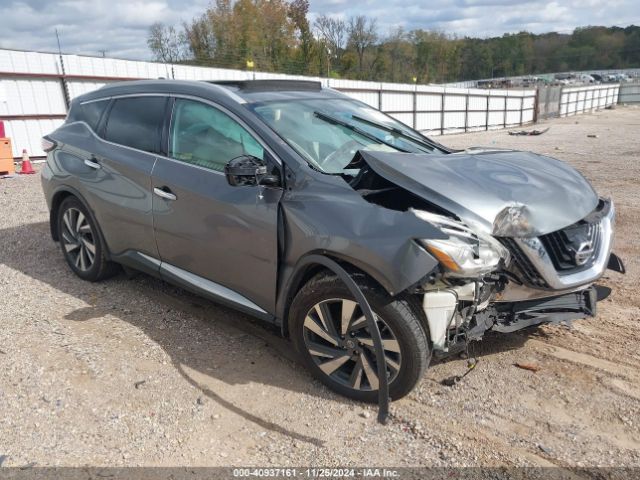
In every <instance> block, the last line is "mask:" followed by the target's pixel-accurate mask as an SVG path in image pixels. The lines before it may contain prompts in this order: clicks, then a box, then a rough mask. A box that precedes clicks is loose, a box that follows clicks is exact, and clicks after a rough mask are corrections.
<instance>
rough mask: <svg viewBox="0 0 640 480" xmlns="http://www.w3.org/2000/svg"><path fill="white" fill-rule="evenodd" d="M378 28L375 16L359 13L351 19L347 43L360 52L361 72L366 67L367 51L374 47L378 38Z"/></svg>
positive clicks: (359, 65) (359, 63)
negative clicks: (369, 16)
mask: <svg viewBox="0 0 640 480" xmlns="http://www.w3.org/2000/svg"><path fill="white" fill-rule="evenodd" d="M376 28H377V25H376V21H375V19H373V18H368V17H365V16H364V15H358V16H357V17H351V18H350V19H349V25H348V32H349V40H348V42H347V44H348V45H349V46H350V47H353V49H354V50H355V51H356V53H357V54H358V69H359V71H360V73H362V71H363V67H364V53H365V51H366V50H367V49H368V48H369V47H372V46H373V45H374V44H375V43H376V40H377V39H378V35H377V33H376Z"/></svg>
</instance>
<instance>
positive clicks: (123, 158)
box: [42, 80, 624, 401]
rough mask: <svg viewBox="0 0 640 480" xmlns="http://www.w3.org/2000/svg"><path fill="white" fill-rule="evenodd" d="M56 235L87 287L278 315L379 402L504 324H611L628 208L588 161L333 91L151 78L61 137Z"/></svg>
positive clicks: (332, 378)
mask: <svg viewBox="0 0 640 480" xmlns="http://www.w3.org/2000/svg"><path fill="white" fill-rule="evenodd" d="M43 147H44V149H45V150H46V151H47V152H48V154H47V155H48V156H47V162H46V165H45V166H44V169H43V171H42V185H43V189H44V194H45V197H46V200H47V204H48V206H49V209H50V224H51V233H52V236H53V239H54V240H55V241H58V242H60V247H61V250H62V254H63V255H64V258H65V259H66V262H67V263H68V265H69V267H70V268H71V270H72V271H73V272H74V273H75V274H76V275H78V276H79V277H80V278H82V279H85V280H89V281H98V280H102V279H104V278H107V277H109V276H110V275H113V274H114V273H115V272H117V271H118V268H119V267H118V266H119V265H123V266H126V267H127V268H130V269H135V270H139V271H142V272H146V273H148V274H150V275H154V276H157V277H160V278H162V279H164V280H166V281H168V282H171V283H174V284H176V285H179V286H181V287H184V288H185V289H188V290H191V291H193V292H196V293H198V294H201V295H203V296H205V297H207V298H209V299H212V300H215V301H218V302H221V303H223V304H226V305H230V306H232V307H234V308H237V309H239V310H241V311H243V312H246V313H248V314H251V315H254V316H256V317H258V318H261V319H263V320H265V321H267V322H272V323H274V324H276V325H278V326H279V327H280V328H281V329H282V333H283V335H285V336H287V337H289V338H291V339H292V341H293V343H294V345H295V346H296V348H297V350H298V351H299V352H300V355H301V357H302V359H303V361H304V362H305V364H306V365H307V367H308V368H309V369H310V371H311V372H312V373H313V374H314V375H315V376H316V377H317V378H318V379H320V380H321V381H322V382H324V383H325V384H326V385H328V386H329V387H331V388H332V389H334V390H336V391H338V392H340V393H342V394H343V395H346V396H348V397H351V398H355V399H359V400H364V401H374V400H375V399H376V398H377V390H378V387H379V381H380V379H379V377H378V375H377V367H378V363H377V360H376V355H374V350H373V348H374V341H373V337H372V332H371V331H370V330H369V327H368V324H367V322H366V321H365V316H364V314H363V311H362V308H361V307H360V305H359V304H358V303H356V302H355V300H354V297H353V296H352V295H351V293H350V291H349V290H348V289H347V288H346V287H345V285H344V284H343V283H342V282H341V281H340V280H339V279H338V278H337V277H336V276H335V275H334V274H333V273H332V272H331V271H330V270H328V269H326V268H325V267H324V266H323V265H322V263H318V262H315V263H309V262H307V260H308V259H309V258H316V257H310V255H315V256H317V255H320V256H325V257H328V258H330V259H333V260H335V261H337V262H339V264H340V265H341V267H342V268H344V269H346V270H347V271H348V272H349V274H350V275H351V277H352V278H353V279H354V280H355V281H356V283H357V284H358V285H359V287H360V289H361V290H362V291H363V292H364V294H365V296H366V298H367V300H368V302H369V303H370V304H371V307H372V309H373V312H374V314H375V319H376V322H377V325H378V327H379V330H380V332H381V336H382V342H383V348H384V354H385V361H386V366H387V376H388V381H389V388H390V396H391V398H392V399H398V398H400V397H402V396H404V395H406V394H407V393H408V392H409V391H411V389H412V388H413V387H414V385H415V384H416V383H417V382H418V381H419V380H420V378H421V377H422V375H423V373H424V371H425V369H426V368H427V366H428V365H429V362H430V359H431V357H432V354H435V355H437V356H445V355H450V354H452V353H455V352H459V351H461V350H462V349H464V348H465V346H466V345H467V342H469V341H473V340H480V339H481V338H482V337H483V335H484V334H485V332H487V331H490V330H491V331H497V332H503V333H510V332H514V331H517V330H520V329H523V328H526V327H531V326H535V325H540V324H545V323H556V324H557V323H562V322H569V321H571V320H574V319H579V318H583V317H586V316H590V315H595V312H596V303H597V302H598V301H599V300H602V299H603V298H606V297H607V295H609V293H610V290H609V289H607V288H605V287H600V286H597V285H595V283H594V282H596V281H597V280H598V279H599V278H600V277H601V276H602V274H603V273H604V272H605V270H606V269H607V268H610V269H613V270H615V271H618V272H624V267H623V264H622V262H621V261H620V259H619V258H618V257H617V256H616V255H615V254H613V253H612V241H613V228H614V206H613V202H612V201H611V200H610V199H606V198H602V197H599V196H598V194H597V193H596V192H595V191H594V189H593V188H592V187H591V185H590V184H589V182H588V181H587V180H586V179H585V178H584V177H583V176H582V175H580V174H579V173H578V172H577V171H575V170H574V169H573V168H571V167H569V166H568V165H566V164H564V163H562V162H560V161H558V160H554V159H552V158H549V157H546V156H542V155H536V154H533V153H526V152H517V151H510V150H487V149H469V150H466V151H455V150H452V149H449V148H447V147H445V146H443V145H441V144H440V143H437V142H435V141H433V140H431V139H429V138H427V137H425V136H423V135H422V134H421V133H419V132H417V131H415V130H412V129H411V128H409V127H407V126H406V125H404V124H402V123H400V122H398V121H396V120H394V119H393V118H391V117H389V116H387V115H385V114H383V113H381V112H380V111H378V110H375V109H374V108H372V107H370V106H368V105H366V104H364V103H362V102H359V101H357V100H354V99H352V98H350V97H348V96H346V95H344V94H342V93H339V92H336V91H334V90H331V89H326V88H322V87H321V85H320V84H319V83H316V82H302V81H269V80H257V81H237V82H218V83H216V82H186V81H167V80H158V81H137V82H122V83H117V84H112V85H109V86H106V87H103V88H101V89H99V90H96V91H94V92H91V93H88V94H85V95H82V96H80V97H78V98H76V99H74V100H73V102H72V104H71V109H70V112H69V115H68V117H67V119H66V121H65V122H64V124H63V125H62V126H61V127H59V128H58V129H56V130H55V131H54V132H52V133H51V134H49V135H47V136H46V137H44V138H43Z"/></svg>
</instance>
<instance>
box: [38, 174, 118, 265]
mask: <svg viewBox="0 0 640 480" xmlns="http://www.w3.org/2000/svg"><path fill="white" fill-rule="evenodd" d="M69 197H74V198H75V199H77V200H78V201H79V202H80V203H81V204H82V206H83V207H84V208H85V209H86V210H87V212H88V213H89V216H90V217H91V221H92V222H93V224H94V225H95V226H96V229H97V230H98V235H99V236H100V240H101V242H102V245H104V247H105V248H104V250H105V252H104V253H105V257H106V258H107V260H109V259H110V258H111V253H110V251H109V246H108V245H107V242H106V241H105V238H104V235H103V233H102V229H101V228H100V224H99V223H98V220H97V219H96V216H95V214H94V213H93V209H92V208H91V207H90V206H89V203H88V202H87V201H86V200H85V199H84V197H83V196H82V194H81V193H80V192H78V191H77V190H76V189H75V188H73V187H69V186H63V187H60V188H58V190H56V192H55V193H54V194H53V196H52V198H51V210H50V211H49V229H50V230H51V238H53V240H54V241H56V242H58V241H60V232H59V231H58V213H59V211H60V205H62V202H64V201H65V200H66V199H67V198H69Z"/></svg>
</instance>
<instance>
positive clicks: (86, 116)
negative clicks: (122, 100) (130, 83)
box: [80, 100, 109, 131]
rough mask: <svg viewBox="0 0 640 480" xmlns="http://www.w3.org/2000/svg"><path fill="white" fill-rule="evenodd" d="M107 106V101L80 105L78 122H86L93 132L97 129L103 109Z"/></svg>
mask: <svg viewBox="0 0 640 480" xmlns="http://www.w3.org/2000/svg"><path fill="white" fill-rule="evenodd" d="M107 105H109V101H108V100H102V101H100V102H89V103H85V104H83V105H81V108H82V110H81V112H80V117H81V118H80V120H83V121H85V122H87V124H88V125H89V126H90V127H91V129H92V130H93V131H96V129H97V128H98V122H99V121H100V117H102V113H103V112H104V109H105V108H106V107H107Z"/></svg>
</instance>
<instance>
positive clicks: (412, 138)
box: [351, 115, 437, 151]
mask: <svg viewBox="0 0 640 480" xmlns="http://www.w3.org/2000/svg"><path fill="white" fill-rule="evenodd" d="M351 118H353V119H354V120H357V121H359V122H362V123H366V124H368V125H371V126H372V127H376V128H379V129H380V130H384V131H385V132H389V133H394V134H396V135H398V136H399V137H402V138H405V139H407V140H410V141H413V142H417V143H419V144H420V145H424V146H425V147H427V148H430V149H431V150H432V151H433V150H435V149H436V148H437V146H436V144H435V142H431V141H426V139H422V138H418V137H415V136H413V135H409V134H408V133H405V132H404V131H402V130H400V129H399V128H396V127H390V126H388V125H384V124H382V123H377V122H374V121H372V120H369V119H367V118H362V117H359V116H357V115H351Z"/></svg>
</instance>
